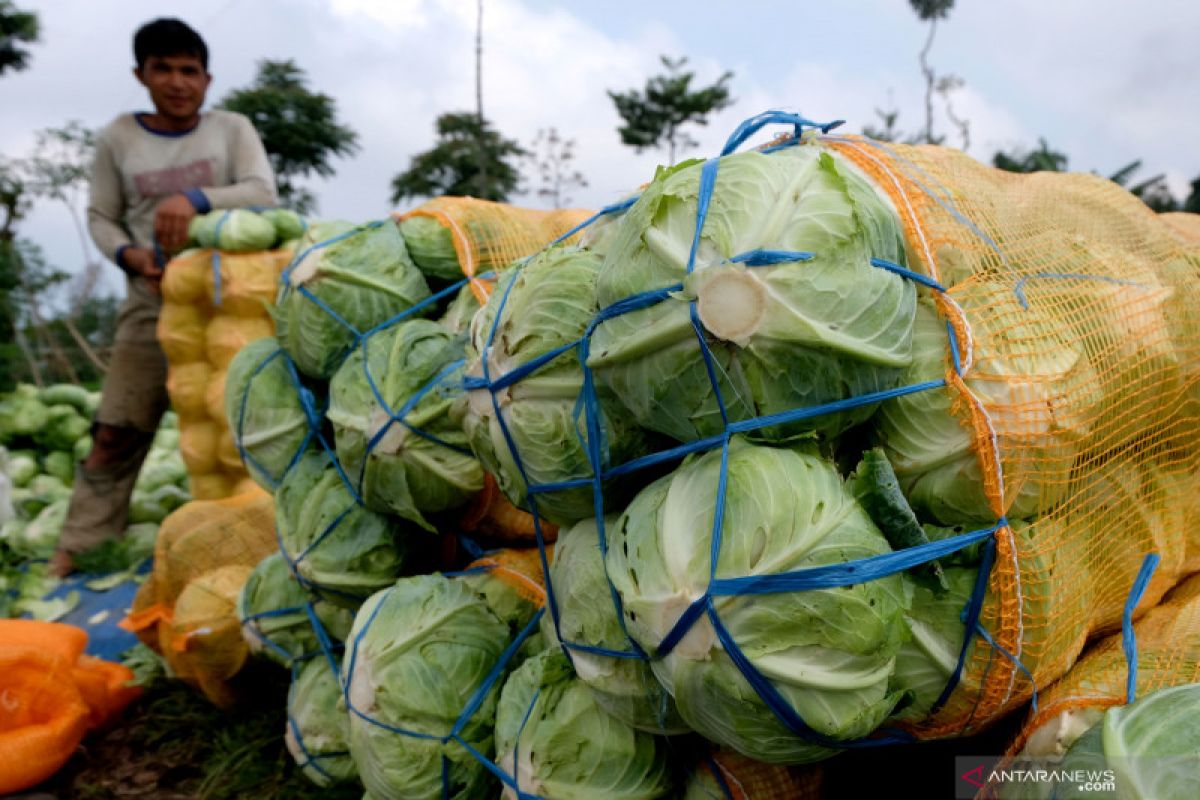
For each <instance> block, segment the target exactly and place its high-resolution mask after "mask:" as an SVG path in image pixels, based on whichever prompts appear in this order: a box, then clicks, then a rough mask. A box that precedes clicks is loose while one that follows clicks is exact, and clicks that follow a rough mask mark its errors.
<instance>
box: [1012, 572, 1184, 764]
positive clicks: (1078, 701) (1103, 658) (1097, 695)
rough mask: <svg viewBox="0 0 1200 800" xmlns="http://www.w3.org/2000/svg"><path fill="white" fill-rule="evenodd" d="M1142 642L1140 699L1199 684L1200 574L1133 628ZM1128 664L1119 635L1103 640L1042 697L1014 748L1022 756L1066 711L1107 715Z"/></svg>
mask: <svg viewBox="0 0 1200 800" xmlns="http://www.w3.org/2000/svg"><path fill="white" fill-rule="evenodd" d="M1133 630H1134V634H1135V637H1136V641H1137V682H1136V686H1135V691H1136V695H1137V696H1138V697H1143V696H1145V695H1147V694H1150V693H1152V692H1155V691H1158V690H1159V689H1165V688H1168V687H1170V686H1181V685H1183V684H1187V683H1196V682H1198V681H1200V575H1194V576H1192V577H1191V578H1189V579H1188V580H1186V581H1184V582H1183V583H1182V584H1180V585H1179V586H1177V587H1176V588H1175V589H1173V590H1172V591H1171V592H1170V593H1169V594H1168V595H1167V596H1166V597H1164V598H1163V601H1162V604H1161V605H1159V606H1158V607H1157V608H1154V609H1152V610H1150V611H1149V612H1148V613H1147V614H1146V615H1145V616H1144V617H1142V618H1141V619H1140V620H1138V621H1137V622H1136V623H1134V625H1133ZM1128 675H1129V665H1128V662H1127V661H1126V659H1125V650H1124V646H1123V643H1122V638H1121V635H1120V634H1113V635H1112V636H1109V637H1106V638H1104V639H1101V640H1100V641H1098V642H1096V643H1095V644H1093V645H1092V646H1091V647H1089V648H1088V649H1087V651H1086V652H1085V653H1084V655H1083V657H1082V658H1080V659H1079V661H1078V662H1077V663H1076V664H1075V666H1073V667H1071V669H1070V671H1069V672H1067V674H1066V675H1064V676H1063V677H1062V678H1061V679H1060V680H1058V681H1057V682H1055V683H1054V684H1053V685H1052V686H1050V687H1049V688H1048V689H1046V690H1045V691H1043V692H1041V693H1040V695H1039V697H1038V710H1037V711H1036V712H1034V713H1032V714H1030V717H1029V720H1028V721H1027V722H1026V724H1025V726H1024V727H1023V728H1022V729H1021V732H1020V733H1019V734H1018V736H1017V738H1016V739H1015V740H1014V741H1013V744H1012V747H1011V748H1010V749H1009V753H1008V754H1009V755H1010V756H1012V755H1016V754H1018V753H1019V752H1020V751H1021V750H1022V749H1023V748H1024V747H1025V745H1026V743H1027V742H1028V741H1029V739H1030V737H1031V736H1032V735H1034V733H1035V732H1036V731H1038V730H1039V729H1041V728H1042V727H1043V726H1045V725H1048V724H1053V723H1054V721H1055V720H1056V719H1057V718H1058V717H1059V716H1060V715H1062V714H1063V713H1064V712H1074V711H1077V710H1079V709H1086V708H1091V709H1097V710H1100V711H1103V710H1104V709H1106V708H1109V707H1110V706H1115V705H1122V704H1124V703H1125V700H1126V681H1127V679H1128Z"/></svg>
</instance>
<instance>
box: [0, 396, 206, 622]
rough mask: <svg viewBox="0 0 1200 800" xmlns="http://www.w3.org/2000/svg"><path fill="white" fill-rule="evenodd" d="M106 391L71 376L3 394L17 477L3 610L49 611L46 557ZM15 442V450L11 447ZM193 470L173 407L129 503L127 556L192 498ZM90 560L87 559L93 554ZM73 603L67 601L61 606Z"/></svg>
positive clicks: (6, 534) (1, 413) (134, 556)
mask: <svg viewBox="0 0 1200 800" xmlns="http://www.w3.org/2000/svg"><path fill="white" fill-rule="evenodd" d="M99 399H100V398H99V395H98V394H96V393H92V392H88V391H87V390H85V389H83V388H81V387H78V386H73V385H69V384H61V385H57V386H50V387H47V388H45V389H41V390H39V389H37V388H35V387H33V386H28V385H21V386H18V387H17V388H16V389H15V390H14V391H13V392H11V393H10V394H8V395H6V396H3V397H0V462H2V463H0V472H3V473H4V476H6V477H7V480H8V482H9V484H10V485H11V492H10V493H9V496H8V497H0V524H2V527H0V591H3V592H4V594H5V597H6V598H16V601H15V602H11V603H9V602H3V601H0V615H7V614H18V613H20V612H21V611H30V612H33V613H35V614H38V615H39V616H42V614H41V613H40V611H39V609H41V608H42V607H41V606H40V605H39V601H40V599H41V597H42V595H44V594H45V592H46V591H48V590H49V589H50V588H52V586H51V585H50V584H49V583H48V582H46V581H42V580H40V573H41V571H42V569H41V566H40V565H39V564H31V563H30V562H36V561H39V560H41V559H45V558H47V557H48V556H49V555H50V554H51V553H52V552H54V548H55V546H56V545H57V543H58V537H59V535H60V534H61V532H62V526H63V522H64V521H65V520H66V516H67V507H68V505H69V503H70V497H71V485H72V483H73V482H74V480H75V464H76V462H77V461H79V460H80V459H83V458H86V457H87V454H88V451H89V450H90V449H91V444H92V439H91V436H90V435H89V433H88V431H89V430H90V428H91V422H90V420H91V418H92V415H93V414H94V413H95V411H96V406H97V405H98V403H99ZM5 448H7V450H6V449H5ZM186 486H187V470H186V468H185V467H184V465H183V461H182V459H181V458H180V457H179V431H178V429H177V427H176V419H175V415H174V414H172V413H168V414H167V415H166V416H165V417H164V418H163V422H162V426H161V427H160V428H159V431H158V434H157V435H156V436H155V437H154V442H153V444H152V446H151V448H150V452H149V454H148V455H147V456H146V461H145V463H144V465H143V466H142V471H141V474H140V475H139V476H138V479H137V483H136V484H135V485H134V489H133V497H132V499H131V502H130V507H129V530H128V531H127V533H126V536H125V538H124V540H123V543H124V549H125V550H127V551H128V552H126V553H125V554H124V557H123V558H122V559H121V564H117V563H114V562H112V560H109V561H107V562H97V563H98V564H99V563H107V564H109V567H110V568H113V569H115V568H117V567H118V566H122V565H124V564H125V563H133V562H137V561H140V560H142V559H144V558H146V557H148V556H149V555H150V553H151V552H153V547H154V537H155V534H156V532H157V530H158V526H159V523H161V522H162V521H163V519H164V518H165V517H166V516H167V514H169V513H170V512H171V511H174V510H175V509H176V508H178V507H179V506H181V505H183V504H184V503H186V502H187V500H188V493H187V488H186ZM85 563H87V562H86V560H85ZM66 610H69V609H67V608H64V607H62V606H58V607H56V612H65V611H66Z"/></svg>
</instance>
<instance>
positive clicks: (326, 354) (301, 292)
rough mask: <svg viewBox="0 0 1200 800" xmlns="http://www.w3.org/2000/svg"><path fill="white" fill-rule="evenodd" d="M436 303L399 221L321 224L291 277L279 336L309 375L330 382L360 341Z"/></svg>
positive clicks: (283, 292) (279, 315) (282, 298)
mask: <svg viewBox="0 0 1200 800" xmlns="http://www.w3.org/2000/svg"><path fill="white" fill-rule="evenodd" d="M428 297H429V286H428V285H427V284H426V283H425V278H424V276H423V275H422V274H421V272H420V270H418V269H417V268H416V266H415V265H414V264H413V263H412V259H411V258H410V257H409V255H408V250H407V248H406V247H405V245H404V238H403V237H402V236H401V235H400V230H399V228H398V227H397V226H396V225H395V224H394V223H392V222H391V221H380V222H373V223H369V224H366V225H359V226H357V227H353V226H349V225H348V224H345V223H333V224H330V223H323V224H319V225H313V226H312V227H311V228H309V230H308V232H307V233H306V234H305V235H304V238H303V240H302V242H301V245H300V248H299V251H298V252H297V254H296V258H295V260H294V261H293V263H292V264H291V265H290V266H289V267H288V268H287V271H286V272H285V273H284V275H283V280H282V282H281V285H280V288H279V296H278V298H277V299H276V306H277V310H276V312H275V322H276V325H277V326H278V331H277V334H276V335H277V336H278V338H279V344H280V346H281V347H282V348H283V349H284V350H286V351H287V353H288V355H290V356H291V357H292V359H293V360H294V361H295V362H296V366H297V367H298V368H299V369H300V371H301V372H303V373H304V374H305V375H308V376H311V377H313V378H330V377H332V376H333V373H334V372H335V371H336V370H337V368H338V365H340V364H341V363H342V360H343V359H344V358H345V357H346V355H347V354H348V353H349V352H350V350H351V349H352V348H353V347H354V346H355V345H356V344H357V340H358V337H360V336H362V335H363V334H365V333H367V332H368V331H370V330H371V329H372V328H374V327H375V326H377V325H381V324H383V323H385V322H388V321H389V320H391V319H392V318H393V317H395V316H397V315H398V314H402V313H403V312H404V311H406V310H408V309H409V308H412V307H413V306H415V305H417V304H418V303H419V302H421V301H422V300H425V299H426V298H428Z"/></svg>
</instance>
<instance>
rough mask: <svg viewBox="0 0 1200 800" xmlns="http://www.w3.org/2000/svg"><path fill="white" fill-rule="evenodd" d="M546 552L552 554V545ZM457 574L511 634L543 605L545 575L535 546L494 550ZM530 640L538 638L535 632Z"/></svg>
mask: <svg viewBox="0 0 1200 800" xmlns="http://www.w3.org/2000/svg"><path fill="white" fill-rule="evenodd" d="M549 552H550V553H551V554H553V552H554V550H553V547H551V548H549ZM458 577H460V578H461V579H462V580H463V582H464V583H466V584H467V585H468V586H470V587H471V588H472V589H474V590H475V592H476V593H477V594H479V595H480V596H481V597H483V599H484V602H486V603H487V606H488V608H489V609H491V611H492V613H493V614H495V615H496V618H497V619H499V620H501V621H502V622H504V623H506V624H507V625H508V627H509V630H510V632H511V633H512V635H513V636H516V635H517V634H519V633H520V632H521V631H522V630H523V629H524V628H525V627H526V626H527V625H529V624H530V622H532V621H533V617H534V615H536V614H537V612H538V611H539V610H540V609H541V608H542V607H544V606H545V605H546V577H545V575H544V574H543V572H542V558H541V553H539V552H538V550H537V548H525V549H515V548H508V549H503V550H495V551H493V552H490V553H487V554H485V555H483V556H482V557H480V558H477V559H475V560H474V561H472V562H471V563H470V564H468V565H467V567H466V569H465V570H463V571H462V572H461V573H458ZM531 640H534V641H540V640H538V637H537V636H536V635H535V636H533V637H531Z"/></svg>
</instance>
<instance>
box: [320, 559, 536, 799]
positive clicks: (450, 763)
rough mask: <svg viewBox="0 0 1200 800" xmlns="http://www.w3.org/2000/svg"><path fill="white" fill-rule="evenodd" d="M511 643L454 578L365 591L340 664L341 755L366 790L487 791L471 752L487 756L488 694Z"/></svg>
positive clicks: (487, 780)
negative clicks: (346, 727)
mask: <svg viewBox="0 0 1200 800" xmlns="http://www.w3.org/2000/svg"><path fill="white" fill-rule="evenodd" d="M528 631H529V629H528V628H527V629H526V631H525V632H526V633H527V632H528ZM521 643H522V640H521V638H520V637H518V638H517V639H516V640H514V639H513V638H512V636H511V634H510V631H509V627H508V626H507V625H506V624H505V623H504V622H503V621H501V620H500V619H498V618H497V617H496V616H495V614H493V613H492V611H491V610H490V609H489V608H488V605H487V603H486V601H485V600H484V598H483V597H482V596H481V595H479V594H476V593H475V592H474V591H473V590H472V589H471V587H470V586H469V585H468V584H467V583H465V582H464V581H462V580H460V579H456V578H448V577H445V576H441V575H422V576H416V577H410V578H402V579H401V580H399V581H397V582H396V583H395V584H394V585H393V586H392V587H390V588H388V589H385V590H383V591H381V592H379V593H377V594H375V595H372V596H371V598H370V599H368V600H367V602H366V603H364V604H363V606H362V608H360V609H359V611H358V614H357V615H356V617H355V620H354V628H353V630H352V631H351V632H350V638H349V639H348V640H347V642H346V653H345V656H344V658H343V661H342V680H343V685H344V687H345V689H344V691H345V695H344V697H345V703H346V706H347V708H348V709H349V712H350V753H351V755H352V756H353V758H354V762H355V764H357V765H358V771H359V776H360V777H361V779H362V782H363V785H364V786H365V787H366V789H367V793H368V794H369V795H370V796H372V797H381V798H382V797H420V798H431V799H432V798H438V797H457V798H463V799H464V800H467V799H468V798H490V797H495V796H496V788H497V787H496V783H495V780H494V779H493V778H492V774H491V773H490V772H489V771H488V769H487V767H486V766H485V765H484V764H483V763H482V762H481V761H479V760H478V758H477V755H476V754H478V756H479V757H481V758H491V757H492V755H493V752H494V749H493V748H494V738H493V726H494V721H495V715H496V703H497V696H498V695H499V690H500V685H501V683H502V681H503V678H504V675H505V673H506V672H507V670H508V669H509V668H511V667H510V664H509V662H510V661H511V659H512V656H513V654H514V653H515V651H516V649H517V648H518V647H519V646H520V644H521Z"/></svg>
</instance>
